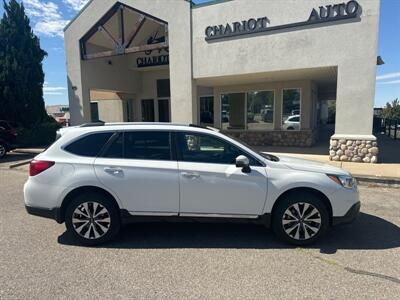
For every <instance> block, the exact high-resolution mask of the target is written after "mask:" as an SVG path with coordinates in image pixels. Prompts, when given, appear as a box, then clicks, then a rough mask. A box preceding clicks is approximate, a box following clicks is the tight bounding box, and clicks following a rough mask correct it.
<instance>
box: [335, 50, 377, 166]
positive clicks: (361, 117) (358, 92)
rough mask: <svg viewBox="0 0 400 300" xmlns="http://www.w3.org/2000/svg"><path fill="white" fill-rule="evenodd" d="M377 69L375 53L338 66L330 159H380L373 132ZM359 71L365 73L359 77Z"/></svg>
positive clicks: (369, 161) (370, 161) (374, 160)
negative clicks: (334, 122)
mask: <svg viewBox="0 0 400 300" xmlns="http://www.w3.org/2000/svg"><path fill="white" fill-rule="evenodd" d="M366 61H367V63H366ZM356 66H357V67H356ZM375 71H376V57H370V58H369V60H366V59H365V58H362V59H360V61H352V62H351V64H349V65H348V66H339V68H338V80H337V99H336V125H335V134H334V135H333V136H332V137H331V141H330V151H329V157H330V160H334V161H351V162H364V163H376V162H377V161H378V153H379V149H378V144H377V141H376V137H375V136H374V135H372V122H373V108H374V96H375ZM360 74H364V75H363V76H361V77H360Z"/></svg>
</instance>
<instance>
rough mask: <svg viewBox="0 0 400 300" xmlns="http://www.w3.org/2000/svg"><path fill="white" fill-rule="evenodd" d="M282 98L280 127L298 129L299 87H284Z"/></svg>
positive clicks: (299, 113) (299, 112)
mask: <svg viewBox="0 0 400 300" xmlns="http://www.w3.org/2000/svg"><path fill="white" fill-rule="evenodd" d="M282 100H283V101H282V129H283V130H300V116H301V111H300V102H301V92H300V89H284V90H283V99H282Z"/></svg>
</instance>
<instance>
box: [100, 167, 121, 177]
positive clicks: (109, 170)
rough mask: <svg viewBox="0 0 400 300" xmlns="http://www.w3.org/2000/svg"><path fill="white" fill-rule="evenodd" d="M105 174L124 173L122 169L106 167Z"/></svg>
mask: <svg viewBox="0 0 400 300" xmlns="http://www.w3.org/2000/svg"><path fill="white" fill-rule="evenodd" d="M104 172H106V173H108V174H112V175H118V174H122V173H123V172H124V171H123V170H122V169H121V168H114V167H105V168H104Z"/></svg>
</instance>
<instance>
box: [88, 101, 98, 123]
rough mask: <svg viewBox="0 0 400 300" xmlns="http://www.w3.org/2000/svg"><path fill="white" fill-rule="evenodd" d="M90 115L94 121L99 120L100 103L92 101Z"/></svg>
mask: <svg viewBox="0 0 400 300" xmlns="http://www.w3.org/2000/svg"><path fill="white" fill-rule="evenodd" d="M90 115H91V119H92V122H97V121H99V120H100V119H99V103H97V102H91V103H90Z"/></svg>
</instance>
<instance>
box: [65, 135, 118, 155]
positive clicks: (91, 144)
mask: <svg viewBox="0 0 400 300" xmlns="http://www.w3.org/2000/svg"><path fill="white" fill-rule="evenodd" d="M112 135H113V132H102V133H93V134H90V135H87V136H84V137H82V138H80V139H78V140H76V141H75V142H73V143H71V144H69V145H68V146H66V147H65V148H64V150H65V151H68V152H70V153H72V154H76V155H79V156H88V157H96V156H97V155H98V154H99V153H100V150H101V149H102V148H103V147H104V145H105V144H106V143H107V141H108V140H109V139H110V137H111V136H112Z"/></svg>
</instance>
